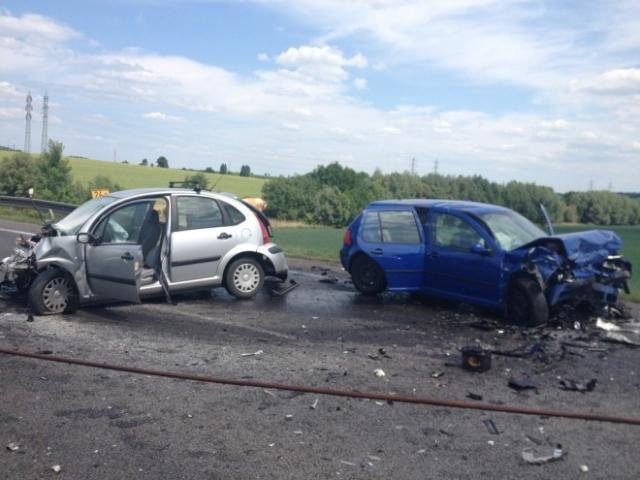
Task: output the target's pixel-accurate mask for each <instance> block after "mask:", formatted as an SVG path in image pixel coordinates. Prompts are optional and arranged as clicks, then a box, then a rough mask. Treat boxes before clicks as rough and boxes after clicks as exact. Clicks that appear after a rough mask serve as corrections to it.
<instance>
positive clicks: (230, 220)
mask: <svg viewBox="0 0 640 480" xmlns="http://www.w3.org/2000/svg"><path fill="white" fill-rule="evenodd" d="M219 203H220V204H221V205H223V207H224V210H225V212H226V214H227V225H238V224H239V223H242V222H244V221H245V220H246V218H245V216H244V215H243V214H242V212H240V210H238V209H237V208H236V207H232V206H231V205H229V204H228V203H225V202H219Z"/></svg>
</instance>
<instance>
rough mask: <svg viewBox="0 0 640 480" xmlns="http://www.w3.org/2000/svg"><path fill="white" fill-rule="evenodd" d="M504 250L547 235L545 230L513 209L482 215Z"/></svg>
mask: <svg viewBox="0 0 640 480" xmlns="http://www.w3.org/2000/svg"><path fill="white" fill-rule="evenodd" d="M480 218H481V219H482V220H483V221H484V222H485V223H486V224H487V226H488V227H489V228H490V229H491V231H492V232H493V235H494V237H495V239H496V241H497V242H498V244H499V245H500V247H501V248H502V249H504V250H513V249H514V248H518V247H521V246H522V245H525V244H527V243H529V242H531V241H533V240H535V239H537V238H540V237H545V236H546V234H545V233H544V231H543V230H541V229H540V228H538V227H537V226H536V225H534V224H533V223H531V222H530V221H529V220H527V219H526V218H525V217H523V216H522V215H520V214H519V213H516V212H514V211H512V210H504V211H500V212H491V213H485V214H483V215H480Z"/></svg>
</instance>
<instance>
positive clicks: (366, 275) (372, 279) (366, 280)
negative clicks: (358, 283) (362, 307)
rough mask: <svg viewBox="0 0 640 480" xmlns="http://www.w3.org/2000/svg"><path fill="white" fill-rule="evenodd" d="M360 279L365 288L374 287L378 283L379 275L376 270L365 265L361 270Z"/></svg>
mask: <svg viewBox="0 0 640 480" xmlns="http://www.w3.org/2000/svg"><path fill="white" fill-rule="evenodd" d="M360 279H361V280H362V284H363V285H364V286H365V287H372V286H374V285H375V284H376V282H377V281H378V275H377V272H376V270H375V269H374V268H371V266H369V265H365V266H363V267H362V269H360Z"/></svg>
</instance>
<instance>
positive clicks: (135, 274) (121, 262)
mask: <svg viewBox="0 0 640 480" xmlns="http://www.w3.org/2000/svg"><path fill="white" fill-rule="evenodd" d="M155 201H156V199H143V200H136V201H134V202H131V203H127V204H125V205H123V206H121V207H120V208H118V209H116V210H114V211H111V212H109V213H108V214H107V215H105V216H104V217H103V218H101V219H100V220H99V221H98V222H97V224H96V227H95V228H94V230H93V233H92V235H93V239H94V240H95V241H94V242H93V243H89V244H87V245H86V246H85V261H86V268H87V278H88V281H89V286H90V288H91V290H92V291H93V293H94V294H95V295H98V296H100V297H101V298H105V299H110V300H121V301H125V302H135V303H138V302H140V284H141V277H142V272H143V266H144V248H145V242H144V239H143V238H141V237H145V236H146V235H148V233H145V230H144V229H143V227H144V226H145V225H148V224H149V219H150V218H152V217H155V218H157V217H158V215H157V212H155V211H154V210H153V206H154V203H155ZM158 232H159V230H158Z"/></svg>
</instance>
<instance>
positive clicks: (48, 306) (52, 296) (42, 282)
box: [27, 268, 78, 315]
mask: <svg viewBox="0 0 640 480" xmlns="http://www.w3.org/2000/svg"><path fill="white" fill-rule="evenodd" d="M27 300H28V302H29V306H30V308H31V310H32V311H33V312H34V313H36V314H37V315H55V314H60V313H73V312H75V311H76V310H77V309H78V292H77V290H76V286H75V284H74V282H73V280H72V279H71V277H70V276H69V275H68V274H66V273H65V272H63V271H62V270H58V269H55V268H51V269H47V270H44V271H42V272H40V273H39V274H38V276H37V277H36V278H35V280H34V281H33V282H32V283H31V286H30V287H29V292H28V293H27Z"/></svg>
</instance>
